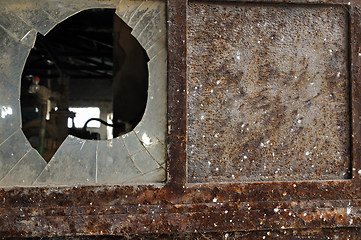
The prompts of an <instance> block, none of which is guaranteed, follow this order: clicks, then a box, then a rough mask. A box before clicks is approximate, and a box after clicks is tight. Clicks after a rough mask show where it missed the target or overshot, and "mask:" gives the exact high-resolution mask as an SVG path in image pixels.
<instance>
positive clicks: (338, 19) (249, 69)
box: [187, 3, 350, 182]
mask: <svg viewBox="0 0 361 240" xmlns="http://www.w3.org/2000/svg"><path fill="white" fill-rule="evenodd" d="M188 13H189V16H188V32H187V41H188V46H189V48H188V56H187V57H188V80H187V82H188V98H187V114H188V120H187V123H188V127H187V140H188V143H187V157H188V160H187V161H188V181H190V182H214V181H216V182H224V181H226V182H227V181H228V182H236V181H243V182H249V181H274V180H282V181H285V180H316V179H317V180H325V179H347V178H349V177H350V171H349V170H350V141H349V139H350V136H349V135H350V117H349V116H350V115H349V111H350V99H349V98H350V96H349V92H350V91H349V87H350V86H349V71H348V60H347V59H348V20H347V19H348V16H347V14H348V12H347V9H345V8H344V7H342V6H307V7H305V6H302V5H299V6H298V5H276V4H275V5H264V6H260V5H256V4H199V3H191V4H189V9H188Z"/></svg>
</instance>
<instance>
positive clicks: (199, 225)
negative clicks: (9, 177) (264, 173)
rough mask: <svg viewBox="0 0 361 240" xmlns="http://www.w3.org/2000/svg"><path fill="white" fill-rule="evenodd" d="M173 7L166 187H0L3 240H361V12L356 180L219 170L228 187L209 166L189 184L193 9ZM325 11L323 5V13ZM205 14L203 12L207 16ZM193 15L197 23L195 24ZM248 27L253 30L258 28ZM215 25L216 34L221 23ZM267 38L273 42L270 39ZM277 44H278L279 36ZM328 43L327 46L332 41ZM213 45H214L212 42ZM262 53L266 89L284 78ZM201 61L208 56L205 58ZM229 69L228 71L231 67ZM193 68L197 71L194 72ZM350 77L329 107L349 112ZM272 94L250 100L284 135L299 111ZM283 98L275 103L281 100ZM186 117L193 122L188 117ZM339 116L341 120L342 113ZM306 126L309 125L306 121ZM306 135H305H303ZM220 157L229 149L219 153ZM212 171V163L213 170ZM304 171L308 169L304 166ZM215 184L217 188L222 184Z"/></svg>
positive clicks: (356, 15) (355, 18)
mask: <svg viewBox="0 0 361 240" xmlns="http://www.w3.org/2000/svg"><path fill="white" fill-rule="evenodd" d="M191 4H193V3H191ZM167 5H168V44H169V45H168V52H169V57H168V61H169V64H168V66H169V69H168V93H169V94H168V119H169V121H168V124H169V132H168V133H169V135H168V157H169V161H168V163H169V164H168V166H169V169H168V173H169V178H168V181H167V183H166V184H158V185H157V184H154V185H144V186H143V185H142V186H136V185H131V186H117V185H114V186H108V185H105V186H68V187H64V186H63V187H54V186H49V187H6V188H2V189H0V236H1V237H2V238H6V237H52V236H75V235H76V236H80V235H86V236H89V235H98V236H101V235H104V236H105V235H107V236H106V237H104V238H105V239H118V237H110V236H109V235H123V236H125V237H127V238H128V237H133V238H134V239H139V238H141V237H143V236H146V235H144V234H154V235H153V236H154V238H155V239H159V238H163V239H174V238H179V239H184V238H187V237H189V238H192V237H194V238H199V239H207V238H212V237H213V238H218V239H221V238H224V239H261V238H263V237H265V239H290V238H306V237H307V236H313V237H314V239H321V238H323V237H325V238H327V237H330V238H331V237H334V238H335V236H337V237H339V238H340V239H344V238H350V239H359V235H360V234H359V229H358V228H357V227H359V226H360V224H361V223H360V221H361V220H360V219H361V185H360V181H359V175H358V172H359V170H360V169H361V167H360V161H359V159H360V156H359V154H360V152H361V151H360V142H361V140H360V139H361V138H360V130H359V125H357V124H355V123H354V122H357V121H356V120H355V119H359V116H360V115H359V112H360V109H361V108H360V103H361V100H360V99H359V98H360V89H361V87H360V83H359V81H360V80H359V79H361V78H360V76H359V74H360V73H359V67H360V65H361V62H360V60H359V56H358V53H357V51H353V50H352V49H354V50H356V49H359V47H360V43H361V34H360V33H361V24H360V19H361V18H360V10H359V9H358V7H354V6H351V7H350V8H349V9H348V11H349V12H350V18H351V19H350V24H351V25H350V32H351V33H350V37H351V39H350V42H351V51H350V52H351V56H349V57H351V59H350V61H351V62H350V65H351V72H350V79H351V87H352V104H351V105H352V109H351V110H352V114H353V117H352V119H353V120H355V121H354V122H353V123H352V124H353V126H352V129H347V126H346V123H342V124H341V125H342V126H343V130H342V131H343V132H340V134H344V133H345V132H347V131H352V133H351V132H350V134H352V135H353V141H352V142H351V143H348V144H352V146H349V147H350V148H352V159H350V161H351V160H352V161H353V162H352V167H353V168H354V169H353V175H352V176H353V178H352V179H346V180H340V179H341V178H339V180H337V181H332V180H330V181H288V182H285V181H277V182H271V181H263V182H261V181H260V182H233V183H232V182H229V181H230V179H232V171H230V169H229V168H224V169H221V170H222V171H223V173H224V175H225V176H226V180H227V182H228V183H224V182H215V183H214V182H213V183H212V182H209V181H210V180H209V179H205V176H207V175H202V173H201V170H202V169H203V167H204V166H203V165H201V166H200V168H199V169H195V168H194V166H193V170H192V171H194V172H195V173H196V174H198V175H197V176H198V177H199V176H201V177H203V176H204V178H203V179H202V178H199V179H201V180H202V181H205V182H207V181H208V182H209V183H191V184H190V183H187V154H188V153H190V152H189V151H188V152H187V149H186V146H187V140H188V139H189V135H188V137H187V134H186V133H187V130H188V133H191V132H192V131H194V130H193V129H192V128H188V129H187V117H188V118H189V120H188V124H189V123H192V122H191V120H192V118H194V115H193V116H192V114H191V111H189V110H190V109H189V108H187V98H192V96H191V94H192V91H193V90H192V89H191V87H192V85H191V84H192V81H193V83H194V81H196V80H195V79H188V81H189V82H188V83H189V84H190V85H188V92H187V62H186V58H187V55H186V53H187V51H191V50H192V44H190V45H189V46H188V47H187V41H188V40H189V39H186V31H187V28H186V26H187V24H188V23H187V14H186V12H187V2H186V1H168V4H167ZM267 6H269V5H267ZM224 7H225V8H227V7H229V4H224ZM318 7H320V6H319V5H318ZM329 7H330V6H326V8H327V9H329ZM322 8H323V7H322ZM335 9H336V13H337V14H338V15H337V14H336V15H337V16H338V18H336V19H338V20H340V22H339V23H338V24H341V25H342V24H344V18H343V14H344V11H343V10H340V9H339V8H338V7H335ZM188 10H192V9H188ZM199 10H200V12H201V10H202V9H199ZM219 11H223V10H222V8H220V9H219ZM281 13H282V11H281ZM316 13H317V11H316ZM227 14H228V15H227ZM229 14H233V11H229V12H227V13H226V15H224V18H222V21H226V19H227V17H231V15H229ZM320 14H321V13H320ZM276 15H277V14H275V16H274V17H275V18H276ZM326 15H327V14H326ZM190 16H191V15H189V16H188V17H190ZM221 16H223V15H221ZM321 16H323V15H322V14H321V15H318V14H317V15H316V16H315V17H316V19H317V18H318V17H321ZM259 17H261V18H260V19H262V14H261V13H260V15H259V16H255V19H258V18H259ZM188 20H189V19H188ZM217 21H218V20H217ZM255 24H256V25H257V22H255ZM310 24H311V22H310ZM250 26H252V24H251V25H250ZM253 26H254V25H253ZM190 27H191V28H192V25H190ZM214 27H217V26H216V25H214ZM225 27H226V28H228V29H232V28H233V27H234V25H232V24H231V23H230V24H228V25H225ZM190 30H192V29H190ZM204 34H205V36H209V37H211V36H212V33H211V32H205V33H204ZM207 34H208V35H207ZM223 34H225V36H227V31H224V32H222V35H223ZM228 35H229V37H236V35H235V36H230V34H229V33H228ZM254 36H259V35H254ZM269 37H272V35H269ZM273 37H274V38H275V37H276V35H274V36H273ZM330 37H331V36H330ZM330 37H328V38H327V39H328V40H330V39H331V38H330ZM197 39H198V40H202V39H203V37H202V36H199V38H197ZM210 39H212V38H207V39H204V40H205V41H206V40H210ZM219 40H220V39H217V38H214V39H213V41H218V43H217V44H218V45H217V46H219V49H220V50H219V51H226V50H227V49H228V48H229V46H228V45H227V42H228V41H219ZM231 42H232V41H231ZM335 43H336V41H335ZM322 47H324V46H319V48H322ZM263 48H267V45H266V44H264V45H263ZM260 49H262V48H260ZM260 49H259V48H258V50H257V49H256V50H255V51H256V52H257V53H258V54H259V57H258V59H257V64H255V65H256V66H260V68H255V69H254V72H257V73H259V81H260V83H261V84H265V83H267V84H268V82H269V81H268V80H267V79H268V78H269V76H271V77H272V79H273V80H275V79H276V78H279V77H281V76H282V74H283V73H282V72H281V71H279V70H277V69H276V68H275V65H272V64H271V62H270V63H268V62H267V61H264V59H271V58H270V56H269V53H268V52H267V51H260ZM216 50H217V49H215V50H214V51H215V52H214V53H212V54H215V53H217V52H216ZM217 51H218V50H217ZM199 53H202V51H200V52H199ZM217 54H218V53H217ZM342 56H344V55H342V54H341V55H340V59H343V58H342ZM276 60H277V59H276ZM306 60H307V59H305V61H303V58H301V60H300V62H298V64H297V66H298V65H299V67H302V66H303V67H305V66H306V65H307V61H306ZM343 61H344V59H343V60H342V61H340V63H339V64H340V65H341V66H344V65H343V64H344V63H343ZM228 63H230V61H229V62H228ZM331 63H332V62H331ZM201 64H203V65H204V63H203V62H201ZM201 64H200V65H201ZM333 64H334V65H333ZM191 66H193V67H194V66H195V65H191ZM209 66H210V67H212V63H211V64H209ZM332 67H334V68H336V69H337V64H336V63H332V64H329V65H327V68H326V69H327V70H330V73H329V77H330V78H329V79H328V80H327V81H328V82H327V83H326V82H325V83H322V84H323V86H324V87H325V88H326V89H327V91H330V89H334V88H336V89H337V88H338V87H337V84H338V83H336V82H335V80H334V78H333V77H334V74H333V73H332V71H334V69H332ZM188 70H189V69H188ZM190 70H191V69H190ZM230 70H232V69H229V67H228V65H227V64H224V66H223V65H222V64H221V65H220V68H216V69H215V71H216V72H217V71H218V73H222V74H223V73H227V71H230ZM331 70H332V71H331ZM287 73H288V74H284V75H285V76H288V77H290V78H292V77H294V76H296V75H297V74H298V73H299V75H297V76H300V78H301V77H303V78H306V76H308V75H309V73H307V71H306V73H305V74H303V75H302V73H303V71H301V70H297V71H296V70H294V71H293V72H292V73H291V72H287ZM296 73H297V74H296ZM222 74H220V75H222ZM307 74H308V75H307ZM211 76H212V74H211ZM222 76H226V77H227V81H228V82H229V83H230V85H231V86H233V85H235V86H236V84H237V79H239V78H242V77H244V76H247V72H246V71H244V70H239V71H238V72H237V75H235V74H234V72H232V71H230V72H229V74H225V75H224V74H223V75H222ZM336 76H337V74H336ZM340 77H341V74H340ZM346 79H347V80H346ZM350 79H349V76H348V75H347V74H345V73H343V74H342V77H341V81H340V82H341V85H342V86H341V90H340V89H339V90H340V91H339V92H335V94H334V96H333V97H334V99H333V98H332V96H330V97H331V98H330V99H329V101H330V102H331V103H332V102H338V103H340V104H341V105H342V104H345V98H344V94H345V93H344V92H343V90H342V89H343V88H347V87H348V88H349V87H350V86H348V85H347V81H348V80H350ZM208 80H210V79H208ZM202 81H203V80H202ZM287 83H288V82H287ZM204 84H208V88H209V89H212V88H211V87H214V88H215V87H216V85H217V86H218V85H219V86H220V89H222V90H227V89H228V88H226V85H223V83H222V81H221V82H220V83H219V84H215V85H214V83H212V82H211V81H208V82H207V83H204ZM212 84H213V85H212ZM232 84H233V85H232ZM270 84H271V83H270ZM290 84H293V85H297V84H296V82H294V81H291V82H290ZM239 90H240V93H239V94H240V96H242V95H244V96H246V95H247V91H246V90H247V89H246V88H245V87H243V89H241V88H240V89H239ZM291 90H292V88H291ZM266 93H267V91H260V94H258V95H255V97H254V98H252V99H251V100H252V104H253V105H254V106H255V109H254V111H252V109H251V108H250V109H251V110H250V111H249V113H248V114H249V115H251V114H252V115H253V114H258V113H257V111H259V110H260V109H262V110H263V109H266V110H267V109H269V110H270V113H269V118H264V122H267V121H266V120H268V122H269V125H270V126H272V128H277V127H278V128H282V121H283V120H285V122H286V120H287V119H288V118H287V116H289V115H290V116H294V115H295V116H297V114H298V113H293V111H290V113H289V114H288V115H287V114H284V113H285V112H287V111H289V110H288V109H290V108H291V107H292V106H288V108H286V109H284V108H283V105H282V104H281V105H280V104H277V101H273V102H272V101H270V102H269V106H268V103H267V101H266V100H265V99H264V98H262V96H268V95H267V94H266ZM268 94H269V93H268ZM288 94H289V95H290V96H291V98H292V96H293V93H292V91H290V92H289V93H286V94H285V96H284V98H286V99H287V97H288ZM226 97H227V96H226V94H224V93H222V92H220V93H218V95H217V96H216V97H214V98H211V97H209V98H207V102H208V103H213V104H218V103H219V102H222V101H223V100H224V99H225V98H226ZM322 97H324V96H323V95H322V94H320V95H318V96H317V94H316V96H315V99H317V100H315V101H321V100H318V99H322ZM190 100H192V99H190ZM193 100H194V99H193ZM275 100H277V95H276V96H275ZM293 100H295V102H298V103H300V100H297V99H295V98H293ZM306 100H307V99H306ZM325 101H326V100H325V99H323V100H322V101H321V103H325ZM271 103H272V104H271ZM288 103H289V102H288ZM273 104H275V105H276V107H273V106H272V105H273ZM303 104H304V105H305V106H306V105H307V104H308V103H307V101H306V102H303ZM273 108H274V109H273ZM325 108H327V106H325ZM225 109H226V108H225V107H224V109H220V111H224V110H225ZM191 110H194V109H191ZM211 110H212V109H211ZM271 110H272V111H271ZM220 113H222V112H220ZM187 114H190V115H189V116H187ZM283 114H284V115H283ZM335 115H336V116H337V114H335ZM341 115H342V114H341ZM215 116H219V115H215ZM207 120H208V121H209V122H211V121H215V120H214V118H213V116H212V118H211V117H209V118H208V119H207ZM300 120H301V122H302V121H303V120H304V119H300ZM320 121H321V120H320ZM218 122H219V123H217V122H216V123H215V124H216V126H217V124H219V126H220V127H223V125H224V126H226V125H227V124H228V123H227V122H220V121H218ZM280 122H281V124H280ZM321 122H322V121H321ZM192 124H193V125H192ZM192 124H191V126H192V127H194V128H196V127H197V125H196V124H195V123H192ZM242 124H243V123H242ZM348 124H350V123H348ZM241 126H242V125H241ZM332 126H334V125H332ZM224 128H226V127H224ZM302 131H304V130H302ZM302 131H300V134H301V132H302ZM194 134H197V132H196V131H194ZM230 139H232V138H230ZM257 139H258V138H256V139H255V141H254V143H255V144H258V145H260V143H261V142H262V143H263V142H264V141H263V139H259V142H257V141H258V140H257ZM228 140H229V139H228ZM256 140H257V141H256ZM233 141H234V138H233ZM197 144H198V146H197V148H198V149H199V148H202V147H203V146H202V144H201V142H194V145H195V146H196V145H197ZM188 145H189V143H188ZM331 145H332V144H331ZM346 145H347V144H346ZM346 145H345V144H344V145H342V144H341V147H345V146H346ZM250 146H251V145H250ZM332 146H333V145H332ZM244 147H246V146H244ZM245 149H246V148H245ZM188 150H190V149H188ZM221 150H222V149H220V150H219V151H221ZM217 154H218V153H217V151H215V153H210V154H209V158H210V160H212V159H214V158H215V157H216V156H218V155H217ZM333 154H335V153H333ZM331 156H332V153H331ZM345 156H346V157H345ZM345 156H343V158H342V159H343V160H345V159H347V154H346V155H345ZM188 157H189V156H188ZM217 160H222V158H217ZM303 160H305V159H303ZM310 161H312V160H310ZM231 162H232V161H231ZM321 163H322V164H321V166H323V164H326V162H324V161H323V160H322V159H321ZM192 164H193V163H192ZM206 164H208V163H207V162H206ZM330 164H333V162H330ZM345 164H346V163H345ZM346 165H347V164H346ZM189 167H192V165H188V168H189ZM270 167H272V166H270ZM348 167H349V166H347V168H348ZM332 169H336V167H334V166H332ZM299 171H304V170H303V169H302V168H301V169H299ZM189 174H190V175H189V177H191V176H192V175H191V174H193V173H189ZM323 174H324V173H323ZM284 176H285V175H284ZM320 176H323V175H320ZM337 176H338V175H337ZM210 177H212V175H210ZM213 180H214V179H213ZM215 180H216V181H218V180H217V179H215ZM191 181H192V180H191ZM270 229H272V230H270ZM256 230H257V231H256ZM134 234H140V235H134ZM129 235H130V236H129ZM147 237H149V235H147ZM97 239H98V237H97Z"/></svg>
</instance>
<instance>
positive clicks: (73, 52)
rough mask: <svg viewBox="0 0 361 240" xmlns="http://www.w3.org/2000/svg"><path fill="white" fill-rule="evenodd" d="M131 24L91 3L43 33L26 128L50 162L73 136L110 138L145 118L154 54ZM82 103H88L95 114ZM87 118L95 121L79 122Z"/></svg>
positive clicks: (27, 86) (33, 65) (29, 73)
mask: <svg viewBox="0 0 361 240" xmlns="http://www.w3.org/2000/svg"><path fill="white" fill-rule="evenodd" d="M131 30H132V29H131V28H130V27H128V26H127V25H126V24H125V23H124V22H123V21H122V20H121V19H120V18H118V17H117V16H116V15H115V13H114V9H90V10H86V11H82V12H80V13H78V14H76V15H74V16H72V17H70V18H68V19H67V20H65V21H63V22H62V23H60V24H58V25H56V26H55V27H54V29H52V30H51V31H50V32H49V33H48V34H47V35H46V36H42V35H40V34H38V36H37V40H36V43H35V46H34V48H33V49H32V50H31V52H30V54H29V56H28V60H27V62H26V64H25V67H24V70H23V75H22V81H21V98H20V100H21V109H22V124H23V131H24V133H25V135H26V137H27V138H28V140H29V141H30V143H31V144H32V146H33V147H34V148H36V149H37V150H38V151H39V153H40V154H41V155H42V156H43V157H44V158H45V160H46V161H49V160H50V159H51V157H52V156H53V155H54V153H55V152H56V150H57V149H58V147H59V146H60V145H61V143H62V142H63V140H64V139H65V138H66V137H67V136H68V134H71V135H74V136H76V137H79V138H83V139H93V140H106V139H110V138H113V137H117V136H120V135H122V134H124V133H126V132H129V131H131V130H132V129H133V128H134V127H135V126H136V125H137V124H138V123H139V121H140V120H141V118H142V116H143V113H144V110H145V106H146V100H147V91H148V67H147V62H148V60H149V59H148V57H147V54H146V52H145V50H144V49H143V48H142V47H141V45H140V44H139V43H138V41H137V40H136V39H135V38H134V37H133V36H132V35H131ZM76 108H81V110H83V108H84V109H88V110H89V111H90V115H89V117H87V116H81V115H82V114H80V113H76V111H75V112H74V109H76ZM94 108H95V109H96V108H98V109H99V110H98V112H97V114H92V111H93V110H92V109H94ZM80 117H83V118H84V117H87V118H88V119H87V120H89V121H86V123H81V125H79V123H77V120H78V119H79V118H80ZM69 119H71V120H69ZM68 121H69V122H70V123H69V122H68ZM94 122H97V123H98V125H97V126H96V127H94V126H92V123H94ZM100 123H101V124H100ZM113 123H114V124H113Z"/></svg>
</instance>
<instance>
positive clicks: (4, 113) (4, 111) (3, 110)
mask: <svg viewBox="0 0 361 240" xmlns="http://www.w3.org/2000/svg"><path fill="white" fill-rule="evenodd" d="M12 114H13V109H12V108H11V107H5V106H2V107H1V118H5V117H6V116H7V115H12Z"/></svg>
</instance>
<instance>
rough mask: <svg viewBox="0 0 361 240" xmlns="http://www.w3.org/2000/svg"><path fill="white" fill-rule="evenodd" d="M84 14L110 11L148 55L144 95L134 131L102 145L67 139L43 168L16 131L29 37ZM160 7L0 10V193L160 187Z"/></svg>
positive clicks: (117, 4)
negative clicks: (2, 188)
mask: <svg viewBox="0 0 361 240" xmlns="http://www.w3.org/2000/svg"><path fill="white" fill-rule="evenodd" d="M88 8H117V10H116V13H117V14H118V15H119V16H120V17H121V18H122V19H123V20H124V21H125V22H126V23H127V24H128V25H131V26H132V27H134V29H133V34H134V35H136V37H138V38H139V39H138V40H139V41H140V43H141V44H142V45H143V47H144V48H146V50H149V51H150V52H151V54H152V56H151V61H150V62H149V66H150V67H151V68H149V93H148V102H147V107H146V110H145V113H144V117H143V119H142V120H141V123H140V124H139V125H138V126H137V127H136V128H135V129H134V130H133V131H131V132H130V133H128V134H126V135H123V136H122V137H118V138H116V139H112V140H109V141H92V140H83V139H79V138H76V137H72V136H68V138H67V139H66V140H65V141H64V142H63V144H62V145H61V147H60V148H59V149H58V151H57V152H56V153H55V155H54V156H53V158H52V159H51V160H50V162H49V163H47V164H46V162H45V161H44V159H43V158H42V157H41V156H40V155H39V154H38V153H37V151H36V150H34V149H32V148H31V146H30V144H29V142H28V141H27V140H26V138H25V137H24V134H23V133H22V131H21V130H20V128H21V118H20V104H19V89H20V76H21V72H22V69H23V67H24V63H25V61H26V58H27V56H28V53H29V50H30V48H32V47H33V46H34V42H35V38H36V35H37V32H40V33H41V34H43V35H44V34H46V33H48V32H49V31H50V30H51V29H52V28H53V27H54V26H55V25H56V24H57V23H59V22H61V21H63V20H64V19H66V18H68V17H70V16H72V15H74V14H75V13H77V12H79V11H82V10H84V9H88ZM165 9H166V8H165V3H164V2H163V1H162V2H159V1H154V2H142V1H118V0H117V1H115V0H112V1H106V2H105V1H85V0H79V1H75V2H74V1H70V0H55V1H48V0H41V1H35V0H34V1H33V0H30V1H25V0H18V1H7V2H6V6H4V8H2V10H0V15H1V16H2V18H1V20H0V25H1V27H0V46H1V48H0V52H1V55H2V59H1V60H0V66H1V71H0V114H1V115H0V128H1V131H0V166H1V168H0V169H1V171H0V185H7V186H9V185H19V186H27V185H32V184H33V185H43V184H78V183H80V184H103V183H117V184H121V183H130V182H132V183H134V182H138V183H147V182H163V181H165V176H166V174H165V159H166V147H165V137H166V109H167V108H166V100H167V94H166V82H167V79H166V69H167V67H166V63H167V60H166V57H167V55H166V51H165V47H166V41H165V38H166V35H165V31H166V27H165V11H166V10H165ZM26 169H27V172H26V173H25V172H24V171H25V170H26Z"/></svg>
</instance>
